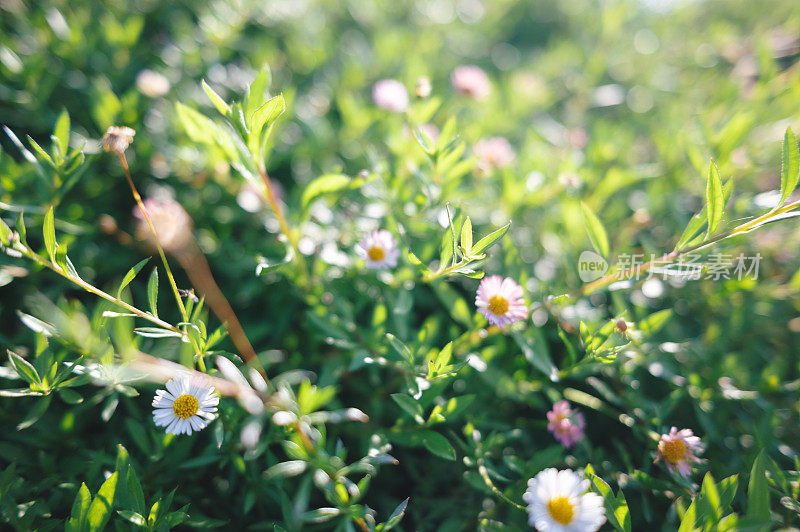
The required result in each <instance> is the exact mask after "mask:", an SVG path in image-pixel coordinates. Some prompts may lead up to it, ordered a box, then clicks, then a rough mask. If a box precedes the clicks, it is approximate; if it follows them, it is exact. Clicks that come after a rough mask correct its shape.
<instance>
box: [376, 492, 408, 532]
mask: <svg viewBox="0 0 800 532" xmlns="http://www.w3.org/2000/svg"><path fill="white" fill-rule="evenodd" d="M408 501H409V499H406V500H404V501H403V502H401V503H400V504H398V505H397V508H395V509H394V511H393V512H392V515H390V516H389V519H387V520H386V523H384V525H383V528H381V532H385V531H386V530H391V529H393V528H394V527H396V526H397V525H398V524H400V521H401V520H402V519H403V516H404V515H405V514H406V507H408Z"/></svg>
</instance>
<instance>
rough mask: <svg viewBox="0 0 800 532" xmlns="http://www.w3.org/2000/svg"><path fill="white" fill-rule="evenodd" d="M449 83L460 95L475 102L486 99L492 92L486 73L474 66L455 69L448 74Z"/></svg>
mask: <svg viewBox="0 0 800 532" xmlns="http://www.w3.org/2000/svg"><path fill="white" fill-rule="evenodd" d="M450 83H451V84H452V85H453V88H454V89H455V90H456V91H458V92H459V93H460V94H462V95H464V96H467V97H469V98H473V99H475V100H483V99H486V98H487V97H488V96H489V93H490V92H491V91H492V85H491V83H490V82H489V78H488V77H487V76H486V72H484V71H483V69H482V68H480V67H477V66H475V65H463V66H460V67H457V68H456V69H455V70H453V73H452V74H450Z"/></svg>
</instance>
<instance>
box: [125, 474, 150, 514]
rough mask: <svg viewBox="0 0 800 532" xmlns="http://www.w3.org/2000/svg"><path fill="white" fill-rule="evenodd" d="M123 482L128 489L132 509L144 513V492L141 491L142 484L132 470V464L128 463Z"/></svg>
mask: <svg viewBox="0 0 800 532" xmlns="http://www.w3.org/2000/svg"><path fill="white" fill-rule="evenodd" d="M125 484H126V488H127V491H128V497H130V499H131V503H132V504H133V508H134V510H136V511H137V512H138V513H140V514H144V513H145V512H146V511H147V507H146V506H145V503H144V492H143V491H142V485H141V483H140V482H139V478H138V477H137V476H136V471H134V469H133V466H132V465H128V472H127V475H126V479H125Z"/></svg>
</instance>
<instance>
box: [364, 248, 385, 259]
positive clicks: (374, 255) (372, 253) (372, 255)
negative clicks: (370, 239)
mask: <svg viewBox="0 0 800 532" xmlns="http://www.w3.org/2000/svg"><path fill="white" fill-rule="evenodd" d="M367 256H368V257H369V260H371V261H374V262H379V261H382V260H383V258H384V257H385V256H386V252H385V251H384V250H383V248H382V247H380V246H372V247H371V248H369V250H368V251H367Z"/></svg>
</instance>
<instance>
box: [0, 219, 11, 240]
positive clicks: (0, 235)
mask: <svg viewBox="0 0 800 532" xmlns="http://www.w3.org/2000/svg"><path fill="white" fill-rule="evenodd" d="M11 234H12V232H11V228H10V227H9V226H7V225H6V223H5V222H4V221H3V219H2V218H0V245H3V246H7V245H9V244H10V243H11Z"/></svg>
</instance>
